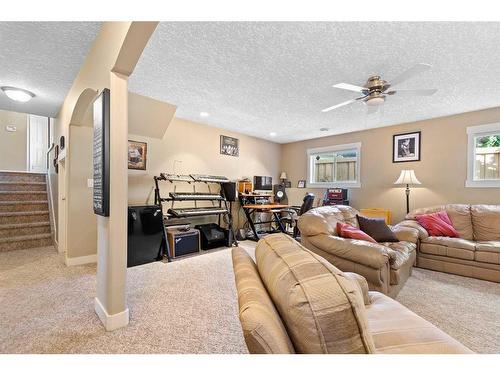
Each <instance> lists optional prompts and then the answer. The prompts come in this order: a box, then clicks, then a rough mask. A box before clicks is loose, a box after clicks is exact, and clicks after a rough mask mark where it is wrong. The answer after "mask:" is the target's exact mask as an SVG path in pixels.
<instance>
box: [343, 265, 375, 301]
mask: <svg viewBox="0 0 500 375" xmlns="http://www.w3.org/2000/svg"><path fill="white" fill-rule="evenodd" d="M343 274H344V276H345V277H346V279H349V280H351V281H354V283H355V284H356V285H357V286H358V287H359V291H360V292H361V295H362V296H363V302H364V303H365V305H369V304H370V303H371V300H370V296H369V294H368V282H367V281H366V279H365V278H364V277H363V276H361V275H360V274H358V273H354V272H343Z"/></svg>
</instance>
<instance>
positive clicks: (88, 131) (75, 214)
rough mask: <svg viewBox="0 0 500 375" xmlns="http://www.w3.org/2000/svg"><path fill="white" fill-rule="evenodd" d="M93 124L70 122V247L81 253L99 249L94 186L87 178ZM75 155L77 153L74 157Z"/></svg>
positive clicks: (75, 252)
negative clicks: (93, 200)
mask: <svg viewBox="0 0 500 375" xmlns="http://www.w3.org/2000/svg"><path fill="white" fill-rule="evenodd" d="M92 139H93V128H91V127H88V126H70V133H69V142H70V143H69V145H68V150H71V154H72V157H71V158H70V159H69V163H70V167H69V168H68V171H69V172H68V173H69V176H68V190H69V191H70V194H71V197H75V198H76V197H78V199H72V200H71V204H70V205H69V206H68V249H71V252H72V253H73V254H78V256H87V255H93V254H95V253H96V251H97V230H96V228H97V220H96V215H95V214H94V211H93V207H92V188H89V187H87V180H88V179H91V178H93V175H92V173H93V171H92ZM74 156H76V157H74Z"/></svg>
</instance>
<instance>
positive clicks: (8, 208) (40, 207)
mask: <svg viewBox="0 0 500 375" xmlns="http://www.w3.org/2000/svg"><path fill="white" fill-rule="evenodd" d="M48 204H49V202H48V201H46V200H42V201H5V202H0V212H16V211H17V212H19V211H47V210H48V207H49V206H48Z"/></svg>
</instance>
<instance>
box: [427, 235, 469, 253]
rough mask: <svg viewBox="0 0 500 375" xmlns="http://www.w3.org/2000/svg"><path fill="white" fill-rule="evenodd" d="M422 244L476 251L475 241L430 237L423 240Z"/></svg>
mask: <svg viewBox="0 0 500 375" xmlns="http://www.w3.org/2000/svg"><path fill="white" fill-rule="evenodd" d="M422 242H423V243H432V244H436V245H441V246H448V247H455V248H457V249H465V250H471V251H473V250H475V249H476V243H475V242H474V241H469V240H464V239H463V238H453V237H434V236H429V237H427V238H426V239H424V240H422Z"/></svg>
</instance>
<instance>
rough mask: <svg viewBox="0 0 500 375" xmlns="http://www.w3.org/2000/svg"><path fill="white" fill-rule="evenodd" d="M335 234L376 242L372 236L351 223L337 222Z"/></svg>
mask: <svg viewBox="0 0 500 375" xmlns="http://www.w3.org/2000/svg"><path fill="white" fill-rule="evenodd" d="M337 234H338V235H339V236H340V237H342V238H352V239H353V240H363V241H368V242H372V243H377V241H375V240H374V239H373V238H371V237H370V236H369V235H367V234H366V233H365V232H363V231H362V230H361V229H359V228H356V227H353V226H352V225H349V224H345V223H342V222H340V221H338V222H337Z"/></svg>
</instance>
